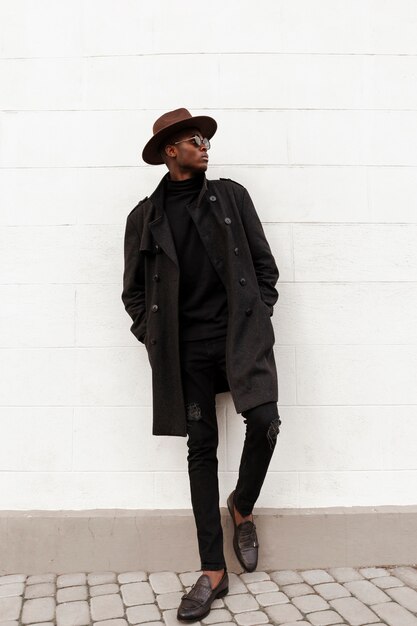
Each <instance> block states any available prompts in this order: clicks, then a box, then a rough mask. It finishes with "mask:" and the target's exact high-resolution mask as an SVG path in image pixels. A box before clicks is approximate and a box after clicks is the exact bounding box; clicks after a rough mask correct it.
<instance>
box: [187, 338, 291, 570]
mask: <svg viewBox="0 0 417 626" xmlns="http://www.w3.org/2000/svg"><path fill="white" fill-rule="evenodd" d="M180 359H181V374H182V384H183V391H184V399H185V404H186V410H187V434H188V439H187V446H188V456H187V461H188V474H189V478H190V489H191V502H192V507H193V513H194V518H195V522H196V527H197V538H198V547H199V553H200V560H201V569H202V570H220V569H223V568H224V567H226V563H225V559H224V554H223V530H222V526H221V517H220V509H219V483H218V471H217V470H218V460H217V446H218V440H219V437H218V427H217V415H216V407H215V395H216V394H215V378H216V375H219V374H220V375H222V376H226V337H225V336H223V337H219V338H215V339H208V340H201V341H200V340H197V341H183V342H181V346H180ZM242 415H243V417H244V418H245V419H244V423H245V424H246V434H245V441H244V446H243V451H242V457H241V460H240V467H239V477H238V481H237V485H236V491H235V505H236V508H237V510H238V511H239V512H240V513H241V514H242V515H243V516H246V515H249V514H251V513H252V510H253V507H254V505H255V502H256V500H257V498H258V496H259V493H260V491H261V487H262V484H263V482H264V479H265V476H266V473H267V470H268V466H269V463H270V460H271V457H272V454H273V451H274V449H275V445H276V439H277V435H278V433H279V426H280V424H281V420H280V417H279V414H278V408H277V403H276V402H268V403H265V404H261V405H259V406H257V407H254V408H252V409H249V410H247V411H243V412H242Z"/></svg>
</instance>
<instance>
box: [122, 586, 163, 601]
mask: <svg viewBox="0 0 417 626" xmlns="http://www.w3.org/2000/svg"><path fill="white" fill-rule="evenodd" d="M120 591H121V594H122V598H123V602H124V603H125V604H126V606H133V605H135V604H150V603H152V602H155V595H154V592H153V591H152V587H151V586H150V584H149V583H147V582H144V583H128V584H126V585H122V586H121V587H120Z"/></svg>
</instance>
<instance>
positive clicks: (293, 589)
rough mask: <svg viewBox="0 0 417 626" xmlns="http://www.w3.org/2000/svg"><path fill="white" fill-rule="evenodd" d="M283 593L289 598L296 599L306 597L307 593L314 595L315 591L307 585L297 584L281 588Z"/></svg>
mask: <svg viewBox="0 0 417 626" xmlns="http://www.w3.org/2000/svg"><path fill="white" fill-rule="evenodd" d="M281 591H283V592H284V593H285V595H286V596H288V597H289V598H295V597H296V596H305V595H306V594H307V593H314V589H313V588H312V587H310V585H307V583H295V584H294V585H285V586H284V587H281Z"/></svg>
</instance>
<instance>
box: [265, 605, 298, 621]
mask: <svg viewBox="0 0 417 626" xmlns="http://www.w3.org/2000/svg"><path fill="white" fill-rule="evenodd" d="M264 610H265V613H266V614H267V615H268V617H269V618H270V621H272V623H273V624H285V622H296V621H297V620H300V619H302V618H303V616H302V615H301V613H300V611H299V610H298V609H297V607H296V606H294V605H293V604H289V603H288V604H274V605H273V606H267V607H266V608H265V609H264Z"/></svg>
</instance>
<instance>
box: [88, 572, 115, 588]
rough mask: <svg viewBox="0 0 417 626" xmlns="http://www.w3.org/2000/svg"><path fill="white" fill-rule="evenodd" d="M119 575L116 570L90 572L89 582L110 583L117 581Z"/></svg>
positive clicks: (94, 583) (93, 583)
mask: <svg viewBox="0 0 417 626" xmlns="http://www.w3.org/2000/svg"><path fill="white" fill-rule="evenodd" d="M116 580H117V576H116V574H115V572H90V573H89V574H88V575H87V582H88V584H89V585H91V586H93V585H107V584H109V583H115V582H116Z"/></svg>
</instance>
